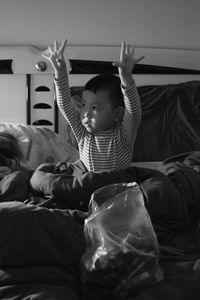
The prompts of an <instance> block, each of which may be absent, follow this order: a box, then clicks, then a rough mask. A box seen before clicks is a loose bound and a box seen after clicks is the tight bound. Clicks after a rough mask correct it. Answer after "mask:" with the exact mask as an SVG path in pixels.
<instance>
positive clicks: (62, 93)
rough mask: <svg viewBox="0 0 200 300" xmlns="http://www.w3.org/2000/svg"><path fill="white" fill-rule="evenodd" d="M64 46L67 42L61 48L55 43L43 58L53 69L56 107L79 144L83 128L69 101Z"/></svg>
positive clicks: (72, 104) (70, 100)
mask: <svg viewBox="0 0 200 300" xmlns="http://www.w3.org/2000/svg"><path fill="white" fill-rule="evenodd" d="M66 45H67V40H64V41H63V42H62V44H61V46H59V45H58V42H57V41H55V42H54V46H53V48H52V47H51V46H49V47H48V53H46V52H47V51H46V52H44V53H43V57H44V58H46V59H48V60H49V61H50V63H51V64H52V66H53V68H54V71H55V89H56V100H57V104H58V107H59V109H60V111H61V113H62V114H63V116H64V117H65V119H66V120H67V122H68V123H69V125H70V127H71V129H72V131H73V133H74V135H75V137H76V140H77V142H79V138H80V136H81V134H82V130H83V126H82V124H81V120H80V115H79V113H78V111H77V109H76V108H75V105H74V103H73V101H72V99H71V93H70V88H69V80H68V71H67V67H66V62H65V58H64V51H65V48H66Z"/></svg>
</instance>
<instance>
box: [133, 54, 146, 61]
mask: <svg viewBox="0 0 200 300" xmlns="http://www.w3.org/2000/svg"><path fill="white" fill-rule="evenodd" d="M144 58H145V56H144V55H143V56H140V57H138V58H136V60H135V61H136V63H138V62H139V61H141V60H143V59H144Z"/></svg>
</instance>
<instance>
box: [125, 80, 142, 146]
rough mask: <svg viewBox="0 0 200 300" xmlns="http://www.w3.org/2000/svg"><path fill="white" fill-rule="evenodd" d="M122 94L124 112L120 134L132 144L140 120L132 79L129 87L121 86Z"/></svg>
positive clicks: (139, 108)
mask: <svg viewBox="0 0 200 300" xmlns="http://www.w3.org/2000/svg"><path fill="white" fill-rule="evenodd" d="M121 89H122V93H123V96H124V105H125V112H124V117H123V120H122V134H123V136H124V137H125V138H126V142H127V145H131V144H134V141H135V139H136V135H137V130H138V127H139V125H140V122H141V117H142V108H141V102H140V97H139V94H138V91H137V88H136V85H135V82H134V81H133V84H132V85H131V86H130V87H129V88H124V87H121Z"/></svg>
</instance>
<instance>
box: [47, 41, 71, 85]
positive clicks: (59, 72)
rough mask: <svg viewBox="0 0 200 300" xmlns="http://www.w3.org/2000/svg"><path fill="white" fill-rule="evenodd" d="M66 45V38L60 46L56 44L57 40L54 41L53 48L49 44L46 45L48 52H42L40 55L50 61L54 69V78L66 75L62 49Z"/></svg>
mask: <svg viewBox="0 0 200 300" xmlns="http://www.w3.org/2000/svg"><path fill="white" fill-rule="evenodd" d="M66 45H67V40H64V41H63V42H62V44H61V46H60V47H59V46H58V42H57V41H55V42H54V49H52V47H51V46H49V47H48V54H46V53H43V54H42V56H43V57H44V58H46V59H48V60H49V61H50V63H51V64H52V66H53V68H54V70H55V78H56V79H61V78H64V77H65V76H66V75H67V67H66V62H65V58H64V51H65V47H66Z"/></svg>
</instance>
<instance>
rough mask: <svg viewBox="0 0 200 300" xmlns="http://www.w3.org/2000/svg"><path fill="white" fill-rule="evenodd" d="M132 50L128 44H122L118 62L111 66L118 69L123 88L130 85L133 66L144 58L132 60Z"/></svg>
mask: <svg viewBox="0 0 200 300" xmlns="http://www.w3.org/2000/svg"><path fill="white" fill-rule="evenodd" d="M134 50H135V49H134V48H133V47H131V46H130V45H129V44H126V43H125V42H122V45H121V52H120V61H119V62H114V63H113V65H114V66H115V67H117V68H118V71H119V76H120V79H121V83H122V85H123V86H124V87H128V86H130V85H131V84H132V82H133V78H132V71H133V69H134V67H135V65H136V64H137V63H138V62H139V61H140V60H142V59H143V58H144V56H141V57H139V58H134Z"/></svg>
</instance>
